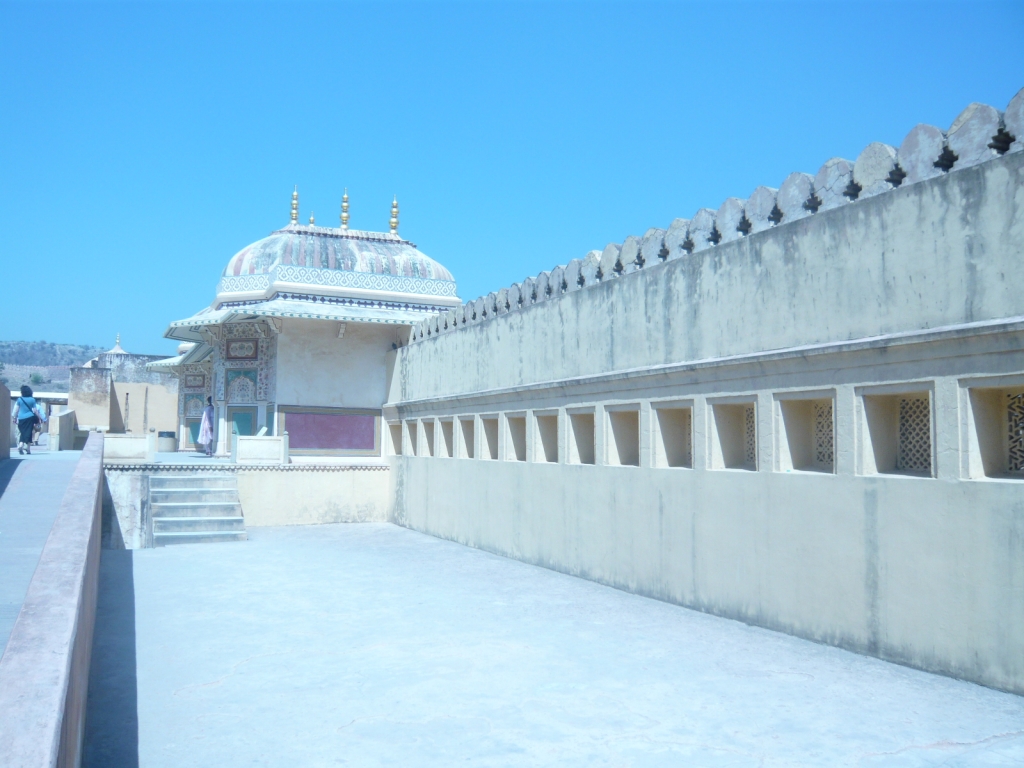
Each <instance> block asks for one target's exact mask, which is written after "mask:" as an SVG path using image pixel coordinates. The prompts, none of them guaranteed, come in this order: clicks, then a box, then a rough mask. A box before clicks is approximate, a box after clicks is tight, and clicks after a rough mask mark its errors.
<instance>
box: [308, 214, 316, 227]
mask: <svg viewBox="0 0 1024 768" xmlns="http://www.w3.org/2000/svg"><path fill="white" fill-rule="evenodd" d="M314 224H316V220H315V219H314V218H313V212H312V211H310V212H309V226H311V227H312V226H313V225H314Z"/></svg>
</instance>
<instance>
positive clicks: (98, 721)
mask: <svg viewBox="0 0 1024 768" xmlns="http://www.w3.org/2000/svg"><path fill="white" fill-rule="evenodd" d="M115 765H116V766H119V767H121V768H138V765H139V710H138V684H137V681H136V677H135V577H134V574H133V561H132V552H131V551H130V550H115V549H104V550H103V555H102V558H101V560H100V585H99V600H98V604H97V606H96V634H95V637H94V639H93V648H92V665H91V667H90V669H89V699H88V702H87V704H86V716H85V745H84V748H83V753H82V768H107V767H108V766H115Z"/></svg>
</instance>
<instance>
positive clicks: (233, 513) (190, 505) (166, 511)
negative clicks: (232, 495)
mask: <svg viewBox="0 0 1024 768" xmlns="http://www.w3.org/2000/svg"><path fill="white" fill-rule="evenodd" d="M150 511H151V513H152V515H153V517H154V518H157V517H241V516H242V507H241V505H240V504H239V503H238V502H237V501H182V502H167V503H163V504H151V505H150Z"/></svg>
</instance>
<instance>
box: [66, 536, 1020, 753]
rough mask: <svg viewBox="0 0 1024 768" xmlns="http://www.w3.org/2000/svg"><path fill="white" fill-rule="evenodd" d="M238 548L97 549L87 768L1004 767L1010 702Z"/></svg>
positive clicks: (440, 563) (488, 577)
mask: <svg viewBox="0 0 1024 768" xmlns="http://www.w3.org/2000/svg"><path fill="white" fill-rule="evenodd" d="M249 534H250V536H251V539H250V541H248V542H243V543H233V544H199V545H190V546H180V547H170V548H164V549H151V550H142V551H136V552H134V553H129V552H114V551H105V552H104V553H103V554H104V556H105V557H104V566H103V574H102V581H101V589H102V593H101V602H100V613H99V618H98V629H97V633H98V634H97V646H96V652H95V654H94V666H93V677H92V680H91V683H90V710H89V724H88V728H87V736H86V760H85V763H84V764H85V765H86V766H89V767H91V768H95V767H96V766H131V765H141V766H144V767H145V768H156V767H157V766H168V767H170V766H175V767H176V768H180V767H181V766H217V767H218V768H226V767H228V766H304V767H312V766H338V765H357V766H377V765H381V766H387V765H394V766H452V765H480V766H794V765H814V766H847V765H856V766H938V765H942V766H1010V765H1015V766H1019V765H1022V764H1024V698H1022V697H1018V696H1012V695H1009V694H1005V693H999V692H997V691H993V690H989V689H986V688H982V687H980V686H976V685H971V684H968V683H963V682H959V681H956V680H951V679H948V678H944V677H939V676H935V675H929V674H926V673H923V672H918V671H915V670H912V669H907V668H904V667H900V666H896V665H893V664H887V663H885V662H881V661H878V660H875V659H870V658H866V657H862V656H857V655H855V654H852V653H847V652H845V651H841V650H837V649H835V648H830V647H826V646H822V645H816V644H814V643H810V642H805V641H802V640H797V639H795V638H792V637H788V636H786V635H782V634H777V633H774V632H769V631H766V630H762V629H758V628H754V627H748V626H745V625H743V624H739V623H737V622H733V621H728V620H724V619H719V618H716V617H713V616H708V615H705V614H701V613H697V612H694V611H689V610H686V609H683V608H679V607H678V606H673V605H668V604H666V603H661V602H658V601H655V600H649V599H646V598H643V597H637V596H635V595H630V594H627V593H624V592H619V591H616V590H614V589H610V588H607V587H603V586H600V585H597V584H594V583H591V582H588V581H584V580H581V579H576V578H573V577H570V576H565V575H562V574H558V573H554V572H551V571H547V570H544V569H542V568H536V567H533V566H529V565H524V564H522V563H519V562H516V561H513V560H507V559H504V558H501V557H496V556H493V555H490V554H487V553H484V552H479V551H476V550H473V549H469V548H466V547H462V546H459V545H457V544H453V543H450V542H446V541H440V540H438V539H434V538H431V537H429V536H424V535H421V534H418V533H415V532H412V531H408V530H405V529H402V528H399V527H396V526H392V525H387V524H363V525H332V526H315V527H301V528H300V527H296V528H273V529H271V528H256V529H250V531H249ZM133 594H134V599H133ZM136 692H137V695H136Z"/></svg>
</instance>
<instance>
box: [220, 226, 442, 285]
mask: <svg viewBox="0 0 1024 768" xmlns="http://www.w3.org/2000/svg"><path fill="white" fill-rule="evenodd" d="M280 266H291V267H302V268H307V269H320V270H331V271H337V272H357V273H363V274H368V275H392V276H394V277H405V278H416V279H423V280H441V281H447V282H454V280H455V279H454V278H453V277H452V274H451V272H449V271H448V270H447V269H445V268H444V267H443V266H441V265H440V264H438V263H437V262H436V261H434V260H433V259H431V258H430V257H429V256H427V255H426V254H424V253H421V252H420V251H419V250H417V248H416V245H415V244H414V243H411V242H409V241H408V240H403V239H402V238H401V237H399V236H398V235H397V234H391V233H385V232H365V231H361V230H354V229H347V230H343V229H335V228H333V227H316V226H305V225H300V224H291V225H289V226H287V227H285V228H284V229H279V230H277V231H276V232H273V233H271V234H270V236H268V237H265V238H263V239H262V240H257V241H256V242H255V243H253V244H252V245H248V246H246V247H245V248H243V249H242V250H240V251H239V252H238V253H236V254H235V255H234V256H233V257H232V258H231V261H229V262H228V265H227V267H226V268H225V269H224V277H226V278H230V277H242V276H245V275H269V274H270V273H271V272H272V271H273V270H274V269H275V268H276V267H280Z"/></svg>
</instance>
